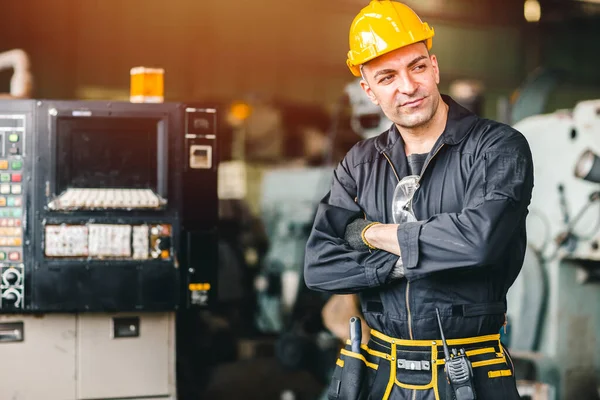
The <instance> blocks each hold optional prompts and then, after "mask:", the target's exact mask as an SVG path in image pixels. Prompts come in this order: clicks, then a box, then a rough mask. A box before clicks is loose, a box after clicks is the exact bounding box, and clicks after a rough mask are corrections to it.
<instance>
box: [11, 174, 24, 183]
mask: <svg viewBox="0 0 600 400" xmlns="http://www.w3.org/2000/svg"><path fill="white" fill-rule="evenodd" d="M22 179H23V177H22V176H21V174H12V176H11V181H13V182H21V180H22Z"/></svg>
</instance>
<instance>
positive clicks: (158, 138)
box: [0, 100, 218, 400]
mask: <svg viewBox="0 0 600 400" xmlns="http://www.w3.org/2000/svg"><path fill="white" fill-rule="evenodd" d="M215 121H216V117H215V110H214V109H196V108H193V107H186V106H185V105H183V104H168V103H167V104H130V103H119V102H115V103H111V102H81V101H53V100H39V101H37V100H6V101H1V102H0V353H1V354H2V359H3V360H11V362H3V363H2V364H1V366H0V373H1V374H2V376H3V377H4V379H3V382H4V383H3V384H2V385H0V398H11V399H19V400H29V399H32V400H37V399H42V398H43V399H48V400H50V399H61V400H64V399H97V398H103V399H110V398H150V397H151V398H175V397H176V389H175V382H176V369H175V358H176V356H175V355H176V349H175V323H176V318H175V311H176V310H185V309H187V308H189V307H194V306H202V307H205V306H208V305H209V304H210V303H211V302H212V301H213V299H214V296H215V290H214V288H215V287H216V284H215V283H216V282H215V281H214V279H215V278H216V264H217V260H216V247H217V246H216V243H217V232H216V224H217V215H218V212H217V187H216V182H217V179H216V175H217V168H216V165H217V160H216V155H217V137H218V135H217V131H216V124H215ZM32 382H35V384H32Z"/></svg>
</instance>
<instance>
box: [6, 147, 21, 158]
mask: <svg viewBox="0 0 600 400" xmlns="http://www.w3.org/2000/svg"><path fill="white" fill-rule="evenodd" d="M8 152H9V153H10V154H11V155H13V156H16V155H19V148H18V147H11V148H10V149H8Z"/></svg>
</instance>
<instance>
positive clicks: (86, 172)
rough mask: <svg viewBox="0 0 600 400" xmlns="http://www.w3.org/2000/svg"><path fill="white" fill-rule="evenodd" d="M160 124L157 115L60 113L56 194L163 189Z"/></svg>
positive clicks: (58, 121)
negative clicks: (79, 190) (73, 190)
mask: <svg viewBox="0 0 600 400" xmlns="http://www.w3.org/2000/svg"><path fill="white" fill-rule="evenodd" d="M159 127H160V124H159V121H158V120H157V119H153V118H114V117H111V118H107V117H87V118H76V117H73V118H72V117H64V118H58V120H57V125H56V136H55V137H56V186H57V187H56V193H57V194H60V193H61V192H63V191H65V190H67V189H71V188H102V189H110V188H119V189H150V190H152V191H154V192H157V189H158V188H157V185H159V183H158V179H159V178H160V176H161V175H163V174H162V173H160V172H159V168H160V167H161V166H160V164H161V163H160V161H159V159H160V153H161V151H160V150H159V148H160V143H161V138H160V129H159Z"/></svg>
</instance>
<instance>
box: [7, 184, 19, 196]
mask: <svg viewBox="0 0 600 400" xmlns="http://www.w3.org/2000/svg"><path fill="white" fill-rule="evenodd" d="M10 192H11V193H12V194H21V185H12V186H11V188H10Z"/></svg>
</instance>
